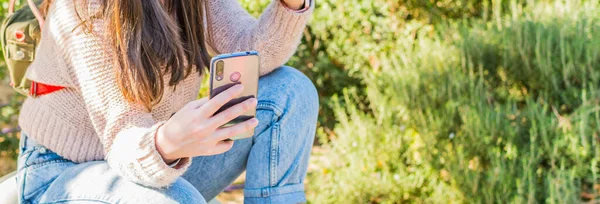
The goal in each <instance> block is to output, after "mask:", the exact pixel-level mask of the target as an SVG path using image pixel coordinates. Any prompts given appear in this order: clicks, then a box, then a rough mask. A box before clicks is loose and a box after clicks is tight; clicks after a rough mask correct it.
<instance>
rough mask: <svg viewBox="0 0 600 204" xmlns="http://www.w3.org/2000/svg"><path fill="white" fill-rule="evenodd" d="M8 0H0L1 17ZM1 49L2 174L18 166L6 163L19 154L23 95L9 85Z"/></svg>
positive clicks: (0, 130)
mask: <svg viewBox="0 0 600 204" xmlns="http://www.w3.org/2000/svg"><path fill="white" fill-rule="evenodd" d="M7 8H8V0H0V19H4V16H5V15H6V13H7ZM1 52H2V51H1V50H0V84H1V85H0V166H2V167H1V168H0V176H1V175H4V174H5V173H8V172H10V171H11V170H13V168H15V167H16V164H15V163H8V164H7V163H6V161H10V160H14V159H16V158H17V155H18V153H19V152H18V146H19V136H20V135H19V132H18V131H19V127H18V123H17V119H18V115H19V110H20V108H21V105H20V104H21V103H22V101H23V100H24V97H23V96H20V95H18V94H15V93H16V92H15V91H13V90H12V88H10V86H8V84H9V83H10V82H9V80H8V76H7V75H8V73H7V70H6V67H5V64H4V55H2V54H1Z"/></svg>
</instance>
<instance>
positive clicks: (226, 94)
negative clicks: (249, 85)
mask: <svg viewBox="0 0 600 204" xmlns="http://www.w3.org/2000/svg"><path fill="white" fill-rule="evenodd" d="M242 91H244V86H243V85H241V84H238V85H235V86H233V87H231V88H229V89H227V90H225V91H223V92H221V93H220V94H218V95H217V96H215V97H214V98H212V99H210V100H208V101H207V102H206V103H205V104H204V105H203V106H202V107H200V108H199V110H200V111H201V112H202V113H203V114H206V115H207V116H212V115H213V114H215V112H217V111H218V110H219V108H221V107H222V106H223V105H225V104H226V103H227V102H229V101H231V100H232V99H234V98H235V97H237V96H239V95H240V94H242Z"/></svg>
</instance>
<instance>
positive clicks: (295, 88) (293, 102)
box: [275, 66, 319, 115]
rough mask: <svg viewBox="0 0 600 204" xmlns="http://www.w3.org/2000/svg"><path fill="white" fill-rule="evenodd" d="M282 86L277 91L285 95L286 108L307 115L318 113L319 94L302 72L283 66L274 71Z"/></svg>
mask: <svg viewBox="0 0 600 204" xmlns="http://www.w3.org/2000/svg"><path fill="white" fill-rule="evenodd" d="M275 72H276V73H275V74H276V75H277V78H278V79H281V81H282V82H281V83H282V84H285V85H282V86H281V88H282V89H280V90H279V91H281V92H283V93H285V94H287V96H288V103H287V105H288V106H295V107H290V108H298V109H299V110H300V111H302V112H306V113H309V115H316V114H318V111H319V94H318V92H317V88H316V87H315V85H314V83H313V82H312V81H311V80H310V79H309V78H308V77H307V76H306V75H305V74H304V73H302V72H300V71H299V70H297V69H296V68H293V67H288V66H283V67H280V68H279V69H278V70H276V71H275Z"/></svg>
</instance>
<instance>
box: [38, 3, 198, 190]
mask: <svg viewBox="0 0 600 204" xmlns="http://www.w3.org/2000/svg"><path fill="white" fill-rule="evenodd" d="M74 2H84V1H54V3H53V4H52V5H51V7H50V11H49V15H48V17H47V19H46V25H44V29H43V33H42V36H43V38H52V39H48V40H54V41H56V43H57V45H60V47H61V48H62V50H61V53H60V54H62V55H63V57H64V61H65V64H67V66H68V69H69V75H70V76H71V78H72V79H73V84H75V87H74V88H76V89H77V90H78V91H79V92H80V93H81V95H82V98H83V100H84V102H85V104H86V109H87V111H88V113H89V118H90V119H91V123H92V125H93V127H94V129H95V130H96V133H97V135H98V136H99V137H100V140H101V141H102V144H103V146H104V153H105V160H107V162H108V164H109V165H110V167H111V168H112V169H113V170H114V171H116V172H117V173H118V174H119V175H121V176H122V177H124V178H126V179H128V180H130V181H133V182H135V183H138V184H141V185H144V186H150V187H157V188H160V187H167V186H169V185H170V184H172V183H173V182H174V181H175V180H176V179H177V178H178V177H179V176H181V175H182V174H183V173H184V172H185V171H186V169H187V167H189V165H190V163H191V160H190V158H183V159H182V160H181V161H180V162H179V164H178V165H177V166H175V167H174V168H171V167H169V166H168V165H167V164H166V163H165V162H164V161H163V159H162V157H161V156H160V154H159V153H158V151H157V150H156V146H155V139H154V138H155V137H154V135H155V134H156V130H157V129H158V128H159V127H160V126H161V125H162V124H164V122H165V121H154V119H153V117H152V114H151V113H150V112H148V111H146V109H145V108H144V107H143V106H142V105H136V104H132V103H129V102H128V101H127V100H126V99H125V97H124V95H123V94H122V93H121V91H120V89H119V87H118V86H117V81H116V75H115V71H114V67H113V64H112V55H111V54H110V53H109V52H108V51H106V48H105V43H106V42H107V40H106V39H104V37H103V33H104V30H103V29H104V26H103V25H102V20H100V19H95V20H92V25H93V26H92V27H91V28H92V31H91V32H89V31H88V32H86V31H85V30H84V29H86V26H85V25H83V24H81V23H82V20H81V19H86V17H85V16H82V15H84V14H83V13H85V12H81V11H82V10H81V9H88V10H89V11H90V12H93V11H94V10H95V9H97V8H99V6H100V3H99V1H95V0H91V1H88V5H79V3H77V4H78V5H74V4H75V3H74ZM86 6H89V7H86ZM76 10H77V11H79V13H77V12H76ZM80 17H81V18H80ZM88 28H90V27H88ZM57 54H59V53H57Z"/></svg>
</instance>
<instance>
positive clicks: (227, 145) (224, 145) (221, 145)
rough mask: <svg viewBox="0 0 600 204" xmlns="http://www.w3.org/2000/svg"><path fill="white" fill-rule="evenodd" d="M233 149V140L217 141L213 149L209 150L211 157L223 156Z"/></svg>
mask: <svg viewBox="0 0 600 204" xmlns="http://www.w3.org/2000/svg"><path fill="white" fill-rule="evenodd" d="M232 147H233V140H226V141H219V142H218V143H217V144H216V145H215V147H214V148H212V149H211V150H210V153H209V154H211V155H217V154H223V153H225V152H226V151H229V150H230V149H231V148H232Z"/></svg>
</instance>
